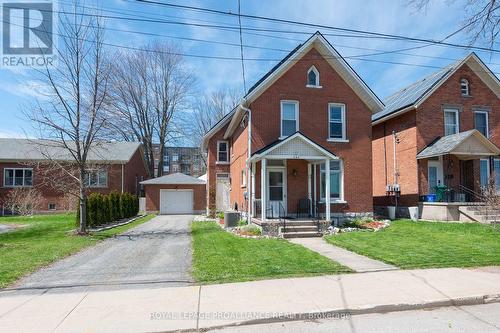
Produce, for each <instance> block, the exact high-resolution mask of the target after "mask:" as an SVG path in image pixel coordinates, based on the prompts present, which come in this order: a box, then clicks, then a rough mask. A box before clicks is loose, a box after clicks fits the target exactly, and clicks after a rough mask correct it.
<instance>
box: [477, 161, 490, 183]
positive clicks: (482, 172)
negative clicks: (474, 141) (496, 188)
mask: <svg viewBox="0 0 500 333" xmlns="http://www.w3.org/2000/svg"><path fill="white" fill-rule="evenodd" d="M489 181H490V161H489V160H488V159H486V158H482V159H480V160H479V183H480V184H481V186H482V187H487V186H488V184H489Z"/></svg>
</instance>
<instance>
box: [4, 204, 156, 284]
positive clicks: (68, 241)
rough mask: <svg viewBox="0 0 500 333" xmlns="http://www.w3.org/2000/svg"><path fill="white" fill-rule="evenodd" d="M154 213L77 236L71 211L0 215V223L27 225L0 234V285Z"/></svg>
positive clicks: (118, 231) (116, 232) (124, 229)
mask: <svg viewBox="0 0 500 333" xmlns="http://www.w3.org/2000/svg"><path fill="white" fill-rule="evenodd" d="M152 217H153V215H148V216H145V217H143V218H140V219H138V220H136V221H134V222H132V223H129V224H127V225H123V226H120V227H117V228H114V229H108V230H105V231H101V232H96V233H93V234H92V235H89V236H76V235H73V234H72V233H71V231H72V230H74V229H75V215H74V214H58V215H36V216H32V217H21V216H16V217H0V223H5V224H20V225H26V226H25V227H24V228H20V229H17V230H15V231H11V232H7V233H3V234H0V288H5V287H7V286H8V285H10V284H12V283H13V282H15V281H16V280H17V279H19V278H20V277H22V276H24V275H27V274H29V273H31V272H34V271H35V270H37V269H38V268H40V267H42V266H45V265H47V264H50V263H52V262H54V261H56V260H58V259H61V258H64V257H66V256H68V255H70V254H73V253H75V252H78V251H80V250H81V249H83V248H85V247H88V246H91V245H94V244H96V243H97V242H98V241H100V240H103V239H106V238H109V237H112V236H114V235H116V234H119V233H122V232H124V231H126V230H128V229H130V228H133V227H135V226H137V225H139V224H141V223H144V222H146V221H148V220H150V219H151V218H152Z"/></svg>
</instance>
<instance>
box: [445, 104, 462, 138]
mask: <svg viewBox="0 0 500 333" xmlns="http://www.w3.org/2000/svg"><path fill="white" fill-rule="evenodd" d="M458 132H459V126H458V110H457V109H445V110H444V135H451V134H457V133H458Z"/></svg>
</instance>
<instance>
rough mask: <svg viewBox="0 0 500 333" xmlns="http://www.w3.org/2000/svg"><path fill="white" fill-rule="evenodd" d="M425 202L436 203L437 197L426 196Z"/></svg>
mask: <svg viewBox="0 0 500 333" xmlns="http://www.w3.org/2000/svg"><path fill="white" fill-rule="evenodd" d="M426 199H427V200H426V201H427V202H436V201H437V195H435V194H427V198H426Z"/></svg>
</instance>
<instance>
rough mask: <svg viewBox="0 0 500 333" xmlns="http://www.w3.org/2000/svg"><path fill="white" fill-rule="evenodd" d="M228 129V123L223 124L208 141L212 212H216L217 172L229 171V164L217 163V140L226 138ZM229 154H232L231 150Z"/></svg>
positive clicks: (209, 208)
mask: <svg viewBox="0 0 500 333" xmlns="http://www.w3.org/2000/svg"><path fill="white" fill-rule="evenodd" d="M226 129H227V125H225V126H223V127H222V128H221V129H220V130H219V131H217V132H216V133H215V134H214V135H212V137H211V138H210V140H209V141H208V147H207V150H208V151H207V185H206V189H207V190H206V202H207V206H208V207H207V208H208V210H209V212H212V213H213V212H215V190H216V181H217V178H216V175H217V173H229V167H230V165H229V164H219V163H217V141H219V140H224V133H225V132H226ZM229 154H230V155H231V151H230V152H229Z"/></svg>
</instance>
